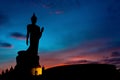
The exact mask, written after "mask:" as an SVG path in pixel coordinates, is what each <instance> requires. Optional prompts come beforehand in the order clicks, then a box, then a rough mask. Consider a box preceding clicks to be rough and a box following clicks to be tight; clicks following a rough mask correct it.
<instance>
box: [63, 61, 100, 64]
mask: <svg viewBox="0 0 120 80" xmlns="http://www.w3.org/2000/svg"><path fill="white" fill-rule="evenodd" d="M65 64H98V62H94V61H90V60H78V61H68V62H66V63H65Z"/></svg>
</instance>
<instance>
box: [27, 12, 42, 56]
mask: <svg viewBox="0 0 120 80" xmlns="http://www.w3.org/2000/svg"><path fill="white" fill-rule="evenodd" d="M31 22H32V24H28V25H27V38H26V44H27V45H28V39H30V46H29V48H28V49H27V52H30V53H33V54H37V53H38V45H39V39H40V38H41V36H42V32H43V31H44V27H42V29H41V30H40V27H39V26H38V25H36V22H37V17H36V16H35V14H33V16H32V17H31Z"/></svg>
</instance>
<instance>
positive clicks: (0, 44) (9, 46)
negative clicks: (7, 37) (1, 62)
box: [0, 42, 13, 48]
mask: <svg viewBox="0 0 120 80" xmlns="http://www.w3.org/2000/svg"><path fill="white" fill-rule="evenodd" d="M0 48H13V46H12V44H10V43H7V42H4V43H2V42H0Z"/></svg>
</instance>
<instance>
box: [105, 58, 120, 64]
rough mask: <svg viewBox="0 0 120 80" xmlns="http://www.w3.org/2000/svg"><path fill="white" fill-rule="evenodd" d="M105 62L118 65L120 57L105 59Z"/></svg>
mask: <svg viewBox="0 0 120 80" xmlns="http://www.w3.org/2000/svg"><path fill="white" fill-rule="evenodd" d="M103 62H104V63H107V64H114V65H118V64H120V58H108V59H105V60H103Z"/></svg>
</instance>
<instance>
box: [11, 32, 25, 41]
mask: <svg viewBox="0 0 120 80" xmlns="http://www.w3.org/2000/svg"><path fill="white" fill-rule="evenodd" d="M10 36H11V37H12V38H15V39H18V40H25V39H26V35H24V34H21V33H19V32H14V33H12V34H11V35H10Z"/></svg>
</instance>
